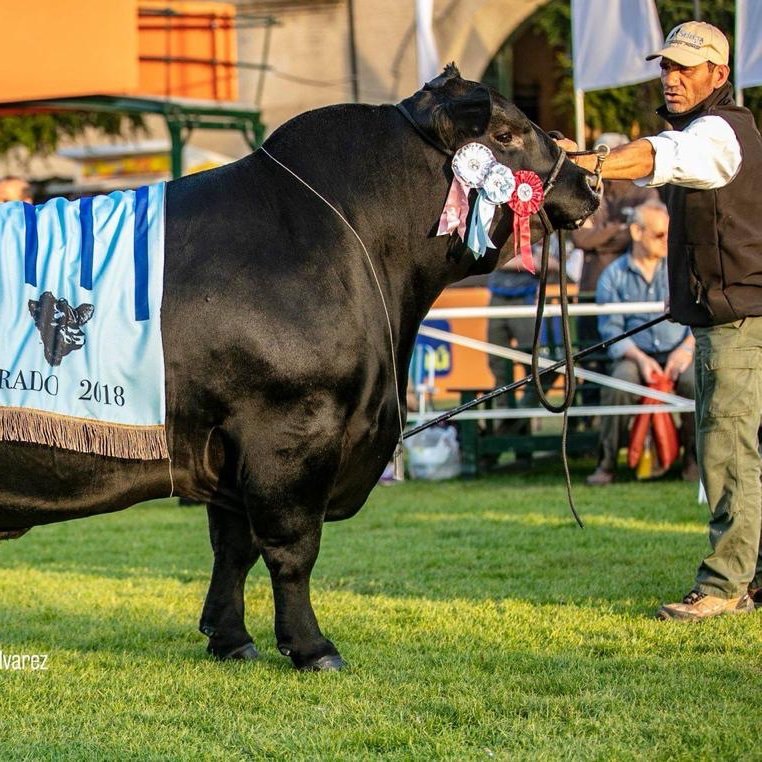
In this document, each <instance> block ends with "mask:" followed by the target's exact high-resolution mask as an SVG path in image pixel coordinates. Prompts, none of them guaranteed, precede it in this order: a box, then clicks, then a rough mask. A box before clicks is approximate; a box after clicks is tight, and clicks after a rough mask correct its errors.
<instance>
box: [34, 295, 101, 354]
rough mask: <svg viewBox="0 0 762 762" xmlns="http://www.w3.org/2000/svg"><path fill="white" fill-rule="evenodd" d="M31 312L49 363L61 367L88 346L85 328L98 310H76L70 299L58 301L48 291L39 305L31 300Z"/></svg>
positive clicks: (83, 307) (87, 306)
mask: <svg viewBox="0 0 762 762" xmlns="http://www.w3.org/2000/svg"><path fill="white" fill-rule="evenodd" d="M29 312H30V314H31V316H32V320H34V324H35V325H36V326H37V330H38V331H39V332H40V336H41V337H42V345H43V347H44V349H45V359H46V360H47V361H48V362H49V363H50V364H51V365H60V364H61V360H63V358H64V357H66V355H68V354H69V352H72V351H73V350H75V349H81V348H82V347H83V346H84V345H85V334H84V333H83V332H82V326H83V325H84V324H85V323H86V322H87V321H88V320H90V318H91V317H92V316H93V313H94V312H95V307H93V305H92V304H80V305H79V307H72V306H71V305H70V304H69V302H67V301H66V299H56V297H55V296H53V294H52V293H51V292H50V291H46V292H45V293H44V294H43V295H42V296H41V297H40V300H39V301H35V300H34V299H30V300H29Z"/></svg>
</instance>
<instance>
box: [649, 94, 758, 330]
mask: <svg viewBox="0 0 762 762" xmlns="http://www.w3.org/2000/svg"><path fill="white" fill-rule="evenodd" d="M659 113H660V114H661V115H662V116H663V117H664V118H665V119H668V120H669V121H670V122H671V124H672V126H673V128H674V129H676V130H683V129H685V127H687V126H688V125H689V124H690V123H691V122H693V121H694V120H695V119H697V118H698V117H701V116H708V115H716V116H720V117H722V118H723V119H725V121H727V122H728V124H730V126H731V127H732V128H733V131H734V132H735V134H736V137H737V138H738V142H739V144H740V146H741V155H742V157H743V158H742V161H741V168H740V170H739V171H738V174H737V175H736V176H735V177H734V178H733V179H732V180H731V181H730V183H728V184H727V185H726V186H725V187H723V188H718V189H716V190H696V189H694V188H683V187H679V186H677V185H667V186H666V202H667V207H668V209H669V214H670V222H669V260H668V264H669V292H670V313H671V314H672V317H673V318H674V319H675V320H677V321H678V322H680V323H683V324H684V325H691V326H708V325H719V324H721V323H730V322H732V321H734V320H739V319H741V318H744V317H750V316H753V315H762V192H761V191H762V188H761V187H760V186H761V185H762V136H760V134H759V130H757V127H756V125H755V124H754V118H753V116H752V114H751V112H750V111H749V110H748V109H745V108H741V107H739V106H736V105H735V103H734V102H733V88H732V86H731V85H730V83H726V84H725V85H723V86H722V87H721V88H719V89H717V90H716V91H715V92H714V93H712V95H710V96H709V98H707V99H706V100H705V101H703V102H702V103H700V104H698V106H696V107H695V108H694V109H692V110H691V111H689V112H686V113H685V114H679V115H675V114H668V113H667V112H666V111H664V110H662V111H660V112H659Z"/></svg>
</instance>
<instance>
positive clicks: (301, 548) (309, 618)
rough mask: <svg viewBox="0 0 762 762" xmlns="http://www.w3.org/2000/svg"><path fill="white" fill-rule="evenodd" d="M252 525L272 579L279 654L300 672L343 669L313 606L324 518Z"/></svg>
mask: <svg viewBox="0 0 762 762" xmlns="http://www.w3.org/2000/svg"><path fill="white" fill-rule="evenodd" d="M260 518H262V515H261V514H260ZM253 525H254V532H255V534H257V536H258V537H259V541H260V546H261V548H262V557H263V558H264V560H265V563H266V564H267V568H268V569H269V571H270V578H271V580H272V587H273V600H274V603H275V637H276V638H277V642H278V649H279V650H280V652H281V653H282V654H283V655H284V656H289V657H291V660H292V662H293V664H294V666H295V667H296V668H297V669H300V670H336V669H341V668H342V667H343V666H344V664H345V663H344V660H343V659H342V658H341V656H340V655H339V652H338V651H337V650H336V647H335V646H334V645H333V643H331V641H330V640H328V639H327V638H325V637H324V636H323V633H322V632H320V627H319V626H318V622H317V618H316V616H315V612H314V611H313V609H312V603H311V602H310V574H311V572H312V568H313V567H314V565H315V561H316V560H317V555H318V550H319V549H320V535H321V531H322V528H323V517H322V515H321V516H319V517H317V516H308V515H305V513H304V512H303V511H300V510H289V511H284V512H281V511H278V512H276V513H275V515H274V514H273V513H272V512H271V513H269V514H268V517H267V519H265V520H260V521H257V520H256V519H254V520H253Z"/></svg>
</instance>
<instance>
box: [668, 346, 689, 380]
mask: <svg viewBox="0 0 762 762" xmlns="http://www.w3.org/2000/svg"><path fill="white" fill-rule="evenodd" d="M692 362H693V350H692V349H690V348H689V347H685V346H683V345H682V344H681V345H680V346H679V347H677V348H676V349H673V350H672V352H670V354H669V357H668V358H667V364H666V365H665V366H664V373H665V374H666V375H667V376H668V377H669V378H671V379H672V380H673V381H677V379H678V378H679V377H680V375H681V374H682V373H685V371H686V370H688V367H689V366H690V364H691V363H692Z"/></svg>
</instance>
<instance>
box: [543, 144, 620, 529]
mask: <svg viewBox="0 0 762 762" xmlns="http://www.w3.org/2000/svg"><path fill="white" fill-rule="evenodd" d="M592 153H594V154H596V156H597V157H598V158H597V161H596V163H595V170H594V174H595V176H596V187H595V190H596V192H600V190H601V183H602V178H601V175H602V171H603V162H604V161H605V160H606V157H607V156H608V155H609V148H608V146H604V145H600V146H598V147H597V148H596V149H594V150H593V151H575V152H573V153H571V154H567V155H570V156H581V155H589V154H592ZM562 155H563V154H562ZM552 179H553V180H555V178H554V177H553V178H552ZM552 187H553V183H552V182H550V183H549V184H548V188H547V190H546V196H547V194H548V192H549V191H550V189H551V188H552ZM538 216H539V218H540V222H542V226H543V228H544V229H545V236H544V238H543V242H542V258H541V262H540V278H539V281H540V286H539V291H538V295H537V314H536V316H535V324H534V338H533V340H532V380H533V382H534V386H535V389H536V391H537V397H538V399H539V400H540V403H541V404H542V406H543V407H544V408H545V409H546V410H549V411H550V412H551V413H562V414H563V419H562V424H561V462H562V463H563V465H564V480H565V482H566V496H567V499H568V501H569V508H570V509H571V512H572V515H573V516H574V519H575V520H576V522H577V524H578V525H579V526H580V528H581V529H584V528H585V525H584V524H583V523H582V519H581V518H580V516H579V514H578V513H577V509H576V507H575V505H574V496H573V494H572V485H571V474H570V472H569V457H568V452H567V440H568V434H569V408H570V407H571V406H572V404H573V403H574V395H575V394H576V392H577V379H576V377H575V375H574V352H573V348H572V341H571V333H570V330H569V294H568V282H567V277H566V236H565V233H564V231H563V230H562V229H560V228H559V230H558V231H557V232H558V280H559V292H560V302H561V331H562V334H563V345H564V379H565V382H566V383H565V393H564V399H563V401H562V402H561V403H560V404H559V405H556V404H554V403H552V402H551V401H550V400H549V399H548V397H547V395H546V394H545V390H544V389H543V386H542V382H541V381H540V375H541V374H540V367H539V360H540V337H541V333H542V319H543V313H544V311H545V295H546V291H547V285H548V263H549V260H550V237H551V236H552V235H553V226H552V225H551V224H550V220H549V219H548V215H547V213H546V212H545V208H544V207H542V208H541V209H540V211H539V212H538Z"/></svg>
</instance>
